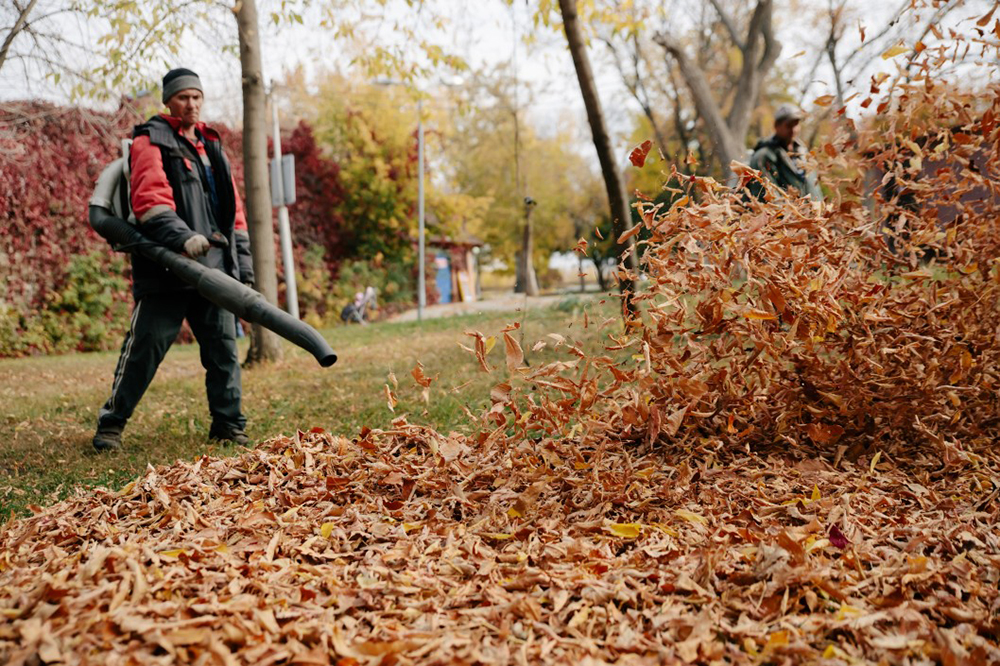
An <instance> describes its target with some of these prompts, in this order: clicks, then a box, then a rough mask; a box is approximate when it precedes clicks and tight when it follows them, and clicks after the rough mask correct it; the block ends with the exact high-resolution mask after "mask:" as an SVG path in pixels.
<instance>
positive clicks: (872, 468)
mask: <svg viewBox="0 0 1000 666" xmlns="http://www.w3.org/2000/svg"><path fill="white" fill-rule="evenodd" d="M881 459H882V452H881V451H879V452H878V453H876V454H875V457H874V458H872V464H871V465H869V466H868V471H869V472H870V473H872V474H874V473H875V465H877V464H878V461H879V460H881Z"/></svg>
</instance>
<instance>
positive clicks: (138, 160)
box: [130, 136, 177, 222]
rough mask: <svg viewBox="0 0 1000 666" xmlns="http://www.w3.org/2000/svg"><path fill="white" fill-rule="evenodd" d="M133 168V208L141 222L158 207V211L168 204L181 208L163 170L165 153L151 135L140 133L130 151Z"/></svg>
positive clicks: (173, 209) (174, 207) (173, 208)
mask: <svg viewBox="0 0 1000 666" xmlns="http://www.w3.org/2000/svg"><path fill="white" fill-rule="evenodd" d="M130 156H131V157H130V162H131V169H132V176H131V179H130V181H131V187H132V212H133V213H135V218H136V219H137V220H139V221H140V222H142V221H144V220H143V217H145V215H146V214H147V213H149V212H150V211H151V210H153V209H154V208H157V211H154V214H155V213H157V212H163V211H164V210H165V208H164V206H165V207H166V208H169V209H170V210H172V211H175V212H176V211H177V206H176V204H174V190H173V188H171V187H170V182H169V181H168V180H167V174H166V172H165V171H164V170H163V155H162V154H161V153H160V149H159V148H157V147H156V146H154V145H153V144H152V143H150V141H149V137H148V136H137V137H136V138H135V139H134V140H133V141H132V148H131V151H130Z"/></svg>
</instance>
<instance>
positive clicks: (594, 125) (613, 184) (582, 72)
mask: <svg viewBox="0 0 1000 666" xmlns="http://www.w3.org/2000/svg"><path fill="white" fill-rule="evenodd" d="M559 11H560V13H561V14H562V19H563V28H564V29H565V31H566V41H567V42H568V44H569V52H570V55H572V56H573V66H574V68H575V69H576V78H577V80H578V81H579V82H580V92H581V93H582V94H583V104H584V106H585V107H586V108H587V121H588V122H589V123H590V132H591V134H592V135H593V137H594V148H596V149H597V158H598V160H600V162H601V173H602V175H603V176H604V186H605V188H606V189H607V191H608V202H609V203H610V204H611V223H612V227H613V229H614V234H615V252H616V254H617V256H618V258H619V261H621V260H622V259H624V258H625V255H626V254H627V255H628V257H627V260H626V267H627V268H629V269H634V268H635V267H636V266H637V265H638V260H637V258H636V256H635V252H632V251H630V250H632V249H633V248H634V247H635V241H634V239H632V238H630V239H628V241H627V242H626V243H625V244H620V243H618V238H620V237H621V235H622V234H623V233H625V232H626V231H627V230H628V229H629V228H630V227H631V226H632V211H631V209H630V208H629V202H628V195H627V193H626V192H625V180H624V179H623V178H622V174H621V171H620V170H619V168H618V164H617V161H616V160H615V155H614V151H613V150H612V148H611V137H610V136H609V135H608V128H607V123H606V122H605V121H604V112H603V110H602V109H601V100H600V98H598V96H597V86H596V84H595V83H594V73H593V71H592V70H591V68H590V60H589V59H588V58H587V49H586V44H585V43H584V40H583V34H582V32H581V31H580V24H579V22H578V17H577V13H576V0H559ZM626 273H627V271H619V272H618V288H619V290H620V291H621V293H622V295H623V296H624V297H625V305H626V307H627V309H628V312H630V313H631V312H634V311H635V306H634V304H633V302H632V289H633V285H632V278H631V276H630V275H628V274H626Z"/></svg>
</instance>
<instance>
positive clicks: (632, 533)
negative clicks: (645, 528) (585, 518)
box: [605, 523, 642, 539]
mask: <svg viewBox="0 0 1000 666" xmlns="http://www.w3.org/2000/svg"><path fill="white" fill-rule="evenodd" d="M605 529H607V530H608V531H609V532H611V533H612V534H614V535H615V536H618V537H621V538H623V539H635V538H636V537H638V536H639V535H641V534H642V525H640V524H639V523H611V524H610V525H608V526H607V527H606V528H605Z"/></svg>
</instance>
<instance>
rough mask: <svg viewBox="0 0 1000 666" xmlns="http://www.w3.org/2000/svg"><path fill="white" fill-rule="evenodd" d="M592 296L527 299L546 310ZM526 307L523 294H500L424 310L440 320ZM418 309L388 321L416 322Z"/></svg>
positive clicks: (552, 296) (561, 295) (427, 314)
mask: <svg viewBox="0 0 1000 666" xmlns="http://www.w3.org/2000/svg"><path fill="white" fill-rule="evenodd" d="M591 295H592V294H551V295H546V296H533V297H529V298H528V299H527V306H528V308H545V307H549V306H552V305H555V304H556V303H559V302H560V301H562V300H564V299H567V298H571V297H573V296H576V297H578V298H579V297H580V296H583V297H584V298H586V297H588V296H591ZM524 306H525V297H524V295H523V294H499V295H492V294H490V295H488V296H487V299H486V300H482V301H476V302H475V303H445V304H439V305H428V306H427V307H426V308H424V319H438V318H440V317H454V316H456V315H467V314H479V313H480V312H514V311H516V310H520V309H521V308H523V307H524ZM416 320H417V311H416V309H413V310H407V311H406V312H401V313H399V314H398V315H395V316H393V317H390V318H389V319H388V320H387V321H416Z"/></svg>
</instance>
